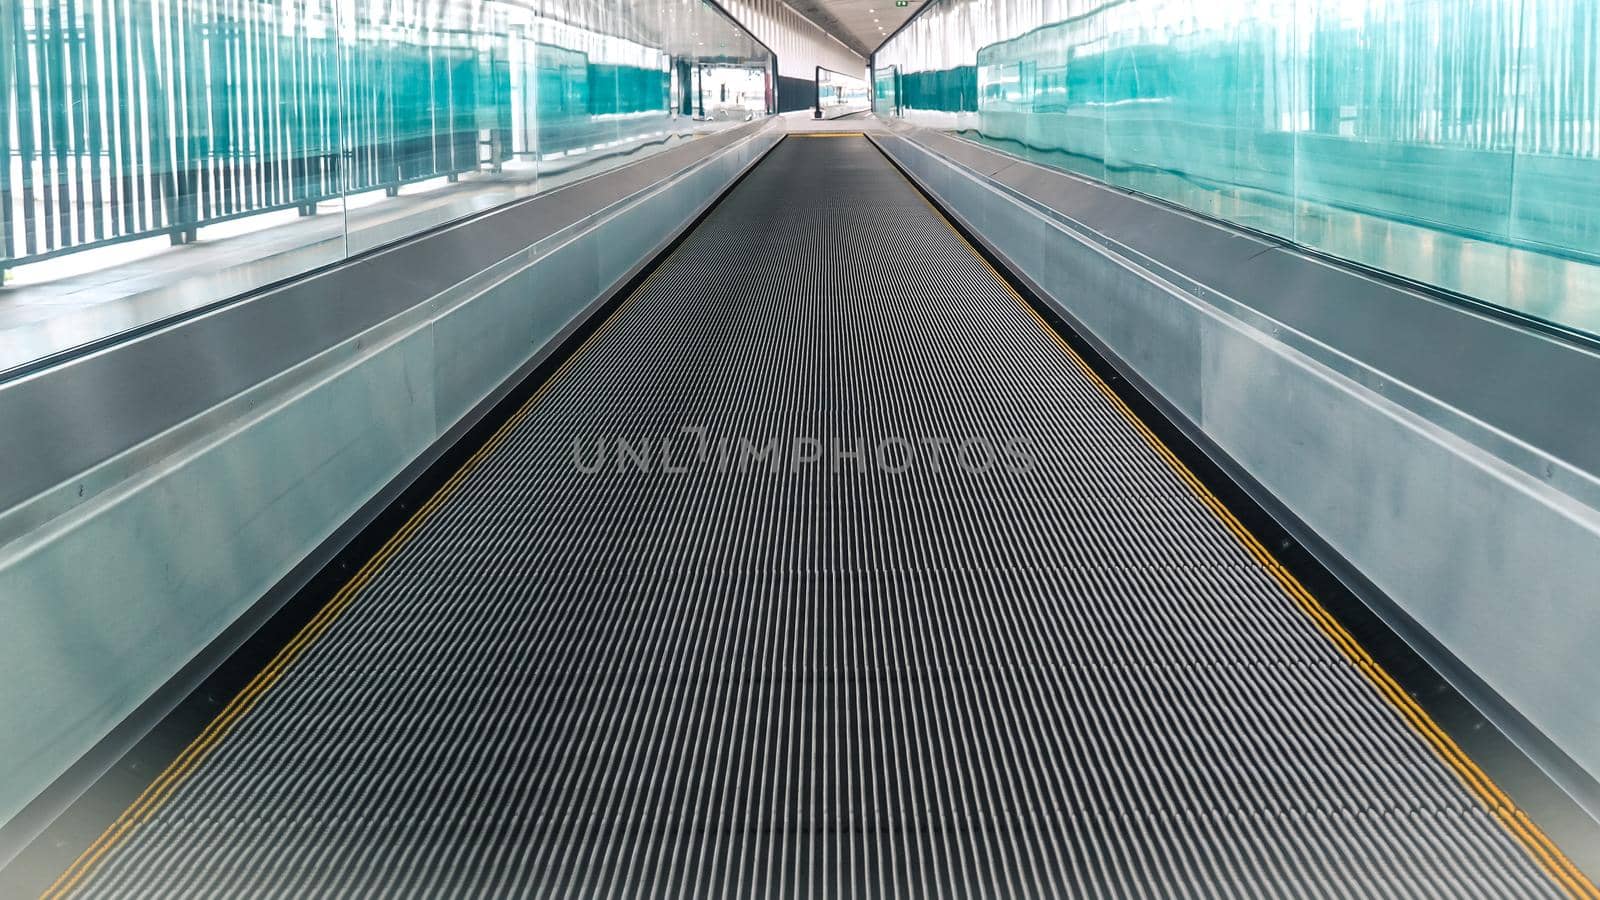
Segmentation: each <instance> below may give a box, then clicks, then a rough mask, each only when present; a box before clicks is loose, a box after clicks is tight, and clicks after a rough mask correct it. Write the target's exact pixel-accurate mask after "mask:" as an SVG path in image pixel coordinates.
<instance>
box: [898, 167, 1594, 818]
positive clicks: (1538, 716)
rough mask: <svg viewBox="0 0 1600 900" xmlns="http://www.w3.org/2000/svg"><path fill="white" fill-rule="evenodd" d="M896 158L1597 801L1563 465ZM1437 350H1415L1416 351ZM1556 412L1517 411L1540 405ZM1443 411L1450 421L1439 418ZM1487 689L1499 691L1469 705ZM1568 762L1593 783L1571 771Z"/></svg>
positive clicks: (1585, 592) (1589, 630)
mask: <svg viewBox="0 0 1600 900" xmlns="http://www.w3.org/2000/svg"><path fill="white" fill-rule="evenodd" d="M884 146H885V148H886V150H887V151H888V152H890V153H891V154H892V155H893V156H894V157H895V158H896V160H898V161H899V162H901V163H902V164H903V165H905V166H906V167H907V169H908V170H909V171H911V172H913V173H914V174H915V175H916V176H917V177H918V178H919V179H922V180H924V181H925V183H926V184H927V185H928V187H929V188H930V189H931V190H932V191H934V192H935V193H936V194H937V195H938V196H939V197H940V199H941V201H942V202H944V203H946V204H948V206H949V208H951V209H952V210H954V211H956V212H957V213H958V214H960V215H962V216H970V217H972V218H973V220H974V221H975V222H981V223H983V224H982V226H981V227H982V229H983V230H982V234H983V235H984V238H985V240H987V241H989V242H991V245H992V246H994V247H995V248H996V249H997V250H999V252H1001V253H1003V254H1005V255H1006V256H1007V258H1008V259H1010V260H1011V261H1012V263H1013V264H1015V265H1016V266H1017V268H1018V269H1019V270H1020V271H1021V273H1022V274H1023V275H1024V276H1025V277H1027V278H1029V279H1030V280H1032V281H1033V282H1034V283H1035V284H1037V285H1039V286H1040V288H1041V290H1042V292H1043V293H1045V294H1046V295H1047V296H1048V297H1049V298H1050V299H1051V301H1052V302H1054V303H1056V304H1057V305H1058V306H1059V307H1060V308H1061V309H1062V310H1063V311H1064V312H1065V313H1067V314H1068V316H1069V317H1070V318H1071V319H1073V320H1074V321H1076V322H1079V323H1081V324H1082V326H1083V327H1084V329H1085V330H1086V331H1088V332H1089V333H1090V334H1091V335H1093V337H1094V338H1095V339H1097V340H1098V341H1099V342H1101V343H1102V344H1103V345H1104V346H1105V347H1107V348H1108V349H1109V350H1110V352H1111V353H1112V354H1113V355H1115V356H1117V357H1119V358H1120V359H1122V360H1123V361H1124V362H1125V363H1126V364H1127V366H1128V367H1129V368H1130V369H1131V370H1132V371H1133V372H1135V373H1137V374H1138V376H1139V377H1140V378H1142V379H1143V380H1144V381H1145V382H1146V383H1147V384H1149V385H1150V386H1151V387H1152V388H1153V389H1154V390H1156V391H1158V392H1159V393H1160V395H1161V397H1162V398H1163V399H1164V400H1165V401H1166V402H1167V404H1168V405H1169V406H1170V407H1171V408H1172V409H1173V410H1174V411H1175V412H1177V413H1179V414H1181V415H1182V416H1183V417H1185V418H1186V419H1187V420H1188V421H1189V423H1191V424H1192V425H1193V427H1194V428H1196V429H1198V430H1199V431H1200V432H1201V433H1202V434H1203V435H1204V436H1205V437H1206V438H1208V439H1209V440H1210V441H1212V442H1213V443H1214V444H1215V445H1216V446H1217V447H1219V448H1220V449H1221V450H1222V451H1223V452H1224V453H1226V454H1227V456H1228V457H1229V459H1230V460H1231V461H1232V462H1233V463H1235V464H1237V465H1238V466H1239V467H1240V468H1241V469H1242V470H1243V471H1244V472H1245V473H1246V474H1248V475H1249V476H1250V477H1251V478H1253V479H1255V480H1256V481H1257V482H1258V483H1259V484H1260V485H1261V486H1262V487H1263V488H1265V489H1266V490H1267V491H1268V492H1269V493H1270V494H1271V496H1272V498H1273V499H1274V500H1275V501H1277V502H1280V503H1282V504H1283V506H1284V507H1285V508H1286V509H1287V510H1288V511H1289V512H1290V513H1292V514H1293V515H1294V516H1295V517H1297V518H1298V519H1299V520H1300V521H1301V522H1303V523H1305V525H1306V526H1307V527H1308V528H1309V529H1310V530H1311V532H1313V533H1314V535H1315V538H1316V539H1317V540H1320V541H1323V542H1325V543H1326V544H1327V545H1328V546H1329V547H1331V548H1332V550H1333V551H1334V552H1335V553H1336V554H1338V555H1339V556H1340V557H1342V559H1343V560H1345V561H1348V563H1349V564H1350V565H1352V566H1353V567H1354V568H1355V569H1356V570H1357V571H1358V572H1359V573H1360V575H1361V576H1363V577H1365V578H1366V579H1368V580H1370V581H1371V582H1372V584H1373V585H1375V586H1376V587H1377V589H1378V590H1379V591H1381V592H1382V594H1383V595H1384V597H1385V598H1387V600H1388V601H1392V602H1393V603H1394V604H1395V606H1397V607H1398V608H1399V610H1400V612H1401V613H1402V614H1403V616H1404V617H1405V618H1406V619H1408V620H1409V622H1414V623H1415V624H1416V626H1418V627H1420V629H1421V630H1422V631H1421V633H1420V634H1409V635H1407V638H1408V639H1414V640H1415V642H1416V645H1417V647H1418V649H1419V650H1420V651H1421V652H1423V653H1424V655H1429V654H1430V653H1431V652H1432V651H1430V650H1429V648H1430V647H1431V646H1433V645H1434V644H1435V643H1436V644H1437V646H1439V647H1442V649H1443V651H1444V653H1443V654H1435V655H1433V656H1432V658H1431V661H1432V662H1433V663H1434V665H1435V667H1436V668H1438V669H1440V670H1441V671H1443V672H1445V673H1446V674H1447V675H1449V676H1450V677H1451V678H1452V680H1453V681H1457V683H1458V684H1461V685H1464V686H1465V687H1464V690H1466V691H1467V692H1468V694H1469V696H1470V698H1471V699H1472V700H1473V701H1474V702H1475V703H1478V704H1479V705H1480V707H1481V709H1482V710H1483V711H1484V713H1485V714H1486V715H1488V716H1489V717H1490V718H1491V720H1493V721H1495V723H1496V724H1497V725H1498V726H1500V727H1501V728H1502V729H1503V730H1505V731H1506V732H1507V733H1508V734H1509V735H1510V736H1511V737H1512V738H1513V739H1514V740H1516V741H1518V742H1519V743H1520V744H1522V745H1523V747H1524V749H1525V750H1526V752H1528V753H1529V754H1530V755H1531V756H1533V757H1534V758H1535V759H1536V760H1540V762H1541V764H1543V765H1546V766H1547V767H1548V771H1549V772H1550V774H1551V775H1552V777H1554V778H1556V779H1557V780H1558V781H1563V780H1565V782H1564V783H1565V784H1566V786H1567V787H1568V789H1569V790H1570V791H1572V792H1574V795H1575V797H1577V798H1578V799H1579V800H1580V802H1584V803H1589V804H1592V803H1593V802H1594V798H1593V793H1592V782H1593V779H1594V778H1595V777H1596V776H1600V704H1596V703H1595V702H1594V700H1593V698H1594V697H1595V696H1596V695H1597V694H1600V667H1596V666H1594V665H1593V664H1592V661H1591V660H1592V657H1593V656H1594V653H1593V649H1592V647H1593V644H1594V638H1595V635H1597V634H1600V604H1597V603H1595V602H1594V601H1595V598H1596V596H1597V594H1596V590H1595V587H1594V586H1595V585H1596V584H1600V510H1597V509H1595V508H1594V507H1593V506H1591V505H1589V504H1588V503H1586V502H1583V501H1581V500H1579V499H1577V498H1575V497H1574V496H1572V495H1571V494H1568V493H1567V492H1565V491H1563V490H1562V489H1560V488H1559V487H1558V486H1557V485H1556V484H1555V483H1552V481H1551V480H1549V478H1550V475H1551V474H1552V472H1551V470H1549V469H1543V468H1541V470H1540V471H1539V472H1538V473H1535V472H1530V471H1528V470H1527V462H1528V460H1527V459H1526V458H1525V457H1523V456H1522V455H1520V454H1521V453H1523V452H1525V451H1527V449H1528V448H1527V445H1523V446H1522V447H1520V448H1516V450H1517V454H1518V455H1516V458H1515V459H1514V461H1513V460H1508V459H1507V458H1504V457H1502V456H1501V455H1499V454H1498V453H1496V452H1491V450H1490V449H1489V448H1491V447H1496V446H1499V444H1497V441H1501V442H1505V443H1511V442H1512V440H1514V439H1508V437H1507V435H1505V434H1499V435H1498V436H1497V438H1496V440H1488V441H1484V442H1483V443H1479V442H1477V441H1472V440H1468V439H1466V438H1465V437H1463V434H1470V433H1473V432H1474V430H1475V429H1482V428H1483V423H1481V422H1477V421H1471V420H1468V419H1467V418H1466V417H1464V416H1463V415H1462V413H1460V412H1459V411H1454V410H1450V409H1448V408H1445V407H1440V406H1439V405H1438V404H1437V402H1436V401H1433V400H1432V399H1430V398H1428V397H1427V396H1425V395H1421V396H1419V395H1418V394H1416V393H1415V391H1416V389H1415V387H1414V386H1412V385H1409V384H1407V383H1405V382H1403V381H1400V380H1398V379H1396V378H1395V377H1394V376H1393V375H1392V374H1390V373H1388V372H1385V371H1382V370H1372V369H1369V368H1365V367H1362V366H1359V365H1353V364H1352V363H1351V360H1350V359H1349V358H1348V357H1344V358H1339V357H1340V352H1339V351H1340V347H1339V346H1337V345H1335V346H1326V345H1321V344H1319V343H1317V342H1315V341H1312V340H1310V339H1308V338H1307V336H1306V335H1304V334H1301V333H1299V332H1297V331H1295V329H1293V328H1292V327H1290V326H1289V325H1287V324H1285V323H1282V322H1278V321H1276V320H1273V319H1270V318H1266V317H1263V316H1259V315H1251V314H1247V313H1246V312H1244V311H1241V312H1240V313H1239V314H1238V315H1232V314H1229V313H1228V312H1226V311H1225V310H1227V309H1228V308H1229V307H1230V306H1233V305H1237V304H1233V303H1232V301H1228V300H1227V299H1226V298H1225V297H1222V298H1219V297H1217V296H1205V295H1204V294H1205V292H1206V291H1208V290H1214V288H1209V287H1208V286H1207V285H1206V284H1205V283H1200V282H1196V283H1186V284H1184V285H1183V287H1179V286H1178V284H1176V283H1174V282H1172V281H1168V280H1165V279H1163V278H1160V277H1157V275H1156V273H1154V272H1153V271H1151V270H1150V269H1148V268H1146V267H1145V266H1144V265H1143V264H1141V262H1139V261H1136V260H1134V259H1131V258H1129V256H1128V255H1127V249H1126V248H1125V247H1122V246H1121V245H1119V244H1113V243H1112V242H1109V241H1107V240H1106V239H1105V238H1104V237H1103V236H1101V237H1100V238H1099V239H1096V236H1095V235H1092V234H1088V235H1086V234H1084V233H1082V232H1080V231H1079V230H1076V229H1074V228H1071V227H1068V226H1067V225H1065V224H1064V223H1062V222H1060V221H1057V220H1055V219H1053V218H1051V217H1048V216H1046V215H1044V214H1042V213H1041V212H1040V211H1039V210H1037V209H1034V208H1032V207H1030V206H1029V205H1027V204H1025V203H1024V202H1022V201H1021V200H1020V199H1018V198H1016V197H1013V196H1010V195H1008V194H1006V193H1005V192H1003V191H1000V190H996V189H995V188H994V187H993V186H991V185H990V184H988V183H986V182H985V181H984V180H983V179H981V178H978V177H975V176H974V175H973V174H972V173H970V172H967V171H964V170H963V169H962V168H961V167H959V166H956V165H954V164H952V163H951V162H949V161H946V160H944V159H942V158H941V157H940V156H938V155H936V154H934V153H931V152H929V151H928V149H926V148H924V147H921V146H920V145H919V144H917V143H916V142H914V141H910V140H906V139H904V138H899V137H896V138H888V139H886V140H885V141H884ZM1238 239H1239V240H1244V239H1243V238H1238ZM1102 241H1105V242H1104V243H1103V242H1102ZM1263 249H1270V247H1264V248H1263ZM1258 255H1259V251H1258ZM1305 264H1306V265H1309V266H1312V267H1318V268H1321V267H1322V266H1321V264H1320V263H1314V262H1307V263H1305ZM1323 299H1324V300H1327V301H1329V302H1337V300H1338V299H1339V298H1334V297H1324V298H1323ZM1224 301H1226V302H1224ZM1417 302H1419V303H1431V302H1432V301H1423V300H1420V299H1418V300H1417ZM1463 315H1470V314H1465V313H1464V314H1463ZM1349 327H1352V328H1353V327H1354V326H1353V325H1352V326H1349ZM1361 327H1362V328H1365V329H1366V330H1368V331H1372V332H1377V331H1384V330H1386V329H1389V328H1391V327H1399V326H1398V325H1397V324H1396V323H1394V322H1390V321H1388V320H1382V321H1372V320H1368V321H1367V322H1365V323H1363V324H1362V325H1361ZM1496 327H1497V328H1501V329H1504V328H1505V327H1506V326H1504V325H1503V324H1501V325H1497V326H1496ZM1524 338H1525V339H1526V340H1532V341H1544V342H1548V341H1549V340H1550V339H1549V338H1538V337H1534V338H1526V336H1524ZM1430 341H1431V337H1430V338H1427V339H1426V340H1425V339H1423V338H1419V340H1418V344H1417V347H1418V348H1419V350H1418V352H1423V351H1422V349H1421V348H1424V347H1431V346H1432V344H1431V343H1430ZM1337 366H1350V367H1351V368H1352V369H1358V370H1359V371H1345V370H1342V369H1341V368H1338V367H1337ZM1548 402H1550V398H1549V397H1546V396H1542V395H1540V396H1529V397H1526V398H1524V403H1525V405H1526V406H1528V407H1530V408H1532V407H1538V408H1541V409H1544V408H1546V406H1545V405H1546V404H1547V403H1548ZM1419 406H1420V407H1426V409H1425V411H1419ZM1547 415H1548V413H1547ZM1447 416H1448V417H1452V418H1453V420H1454V421H1452V422H1448V423H1447V422H1444V421H1441V418H1442V417H1447ZM1556 417H1559V416H1558V415H1557V416H1552V418H1556ZM1447 426H1448V427H1447ZM1550 464H1551V465H1555V463H1550ZM1402 627H1405V626H1404V625H1402ZM1457 676H1460V680H1457ZM1479 682H1481V683H1482V684H1483V685H1486V686H1487V688H1488V691H1487V692H1477V693H1473V688H1472V687H1471V685H1474V684H1477V683H1479ZM1546 740H1548V741H1549V742H1550V743H1553V745H1554V747H1555V749H1556V751H1557V752H1556V753H1555V754H1554V755H1552V754H1550V753H1549V752H1548V750H1547V745H1546V743H1545V742H1546ZM1573 764H1576V766H1577V767H1579V768H1581V769H1582V770H1583V772H1581V773H1573V774H1574V775H1575V776H1576V777H1569V776H1568V774H1566V773H1569V772H1571V768H1572V766H1573ZM1583 773H1586V775H1585V774H1583ZM1591 812H1595V809H1594V807H1593V806H1591Z"/></svg>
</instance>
